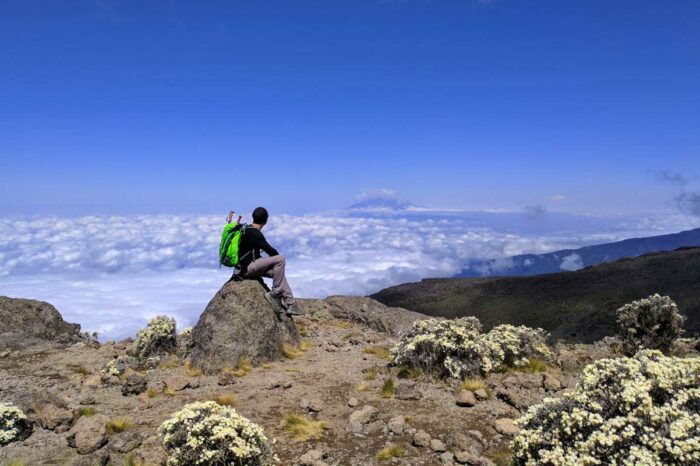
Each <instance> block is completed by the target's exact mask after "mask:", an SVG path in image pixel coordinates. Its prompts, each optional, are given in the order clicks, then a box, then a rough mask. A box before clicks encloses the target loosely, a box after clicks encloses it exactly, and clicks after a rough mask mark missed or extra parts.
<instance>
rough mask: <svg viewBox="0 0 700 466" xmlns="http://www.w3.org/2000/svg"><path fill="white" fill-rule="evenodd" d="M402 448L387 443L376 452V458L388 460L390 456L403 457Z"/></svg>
mask: <svg viewBox="0 0 700 466" xmlns="http://www.w3.org/2000/svg"><path fill="white" fill-rule="evenodd" d="M403 455H404V449H403V447H400V446H399V445H389V446H388V447H385V448H382V449H381V450H379V452H378V453H377V460H379V461H388V460H390V459H392V458H403Z"/></svg>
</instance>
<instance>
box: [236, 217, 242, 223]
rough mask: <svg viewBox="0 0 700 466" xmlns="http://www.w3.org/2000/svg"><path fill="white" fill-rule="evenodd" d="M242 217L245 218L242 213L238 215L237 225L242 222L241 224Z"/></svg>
mask: <svg viewBox="0 0 700 466" xmlns="http://www.w3.org/2000/svg"><path fill="white" fill-rule="evenodd" d="M242 218H243V216H242V215H239V216H238V220H236V225H240V224H241V219H242Z"/></svg>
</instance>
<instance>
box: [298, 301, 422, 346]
mask: <svg viewBox="0 0 700 466" xmlns="http://www.w3.org/2000/svg"><path fill="white" fill-rule="evenodd" d="M300 301H301V302H302V303H303V307H305V308H309V309H310V310H311V311H312V312H313V311H315V312H320V313H327V314H328V315H330V316H331V317H334V318H336V319H342V320H349V321H351V322H355V323H358V324H360V325H364V326H366V327H369V328H371V329H372V330H376V331H378V332H384V333H388V334H389V335H392V336H395V337H398V336H401V335H402V334H404V333H405V332H407V331H408V330H410V329H411V327H412V326H413V322H415V321H416V320H420V319H427V318H428V316H426V315H425V314H421V313H419V312H413V311H409V310H407V309H403V308H400V307H388V306H385V305H384V304H382V303H380V302H379V301H375V300H374V299H372V298H365V297H359V296H330V297H328V298H326V299H323V300H319V299H304V300H300Z"/></svg>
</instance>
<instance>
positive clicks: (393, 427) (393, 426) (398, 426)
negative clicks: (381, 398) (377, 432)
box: [387, 416, 406, 435]
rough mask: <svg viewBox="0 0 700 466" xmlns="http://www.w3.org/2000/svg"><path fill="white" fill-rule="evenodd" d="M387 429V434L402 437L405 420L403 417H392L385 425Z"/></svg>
mask: <svg viewBox="0 0 700 466" xmlns="http://www.w3.org/2000/svg"><path fill="white" fill-rule="evenodd" d="M387 428H388V429H389V432H391V433H392V434H394V435H403V433H404V430H405V429H406V418H404V417H403V416H396V417H392V418H391V419H389V422H388V423H387Z"/></svg>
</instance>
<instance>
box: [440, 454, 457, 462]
mask: <svg viewBox="0 0 700 466" xmlns="http://www.w3.org/2000/svg"><path fill="white" fill-rule="evenodd" d="M454 458H455V456H454V455H453V454H452V453H450V452H449V451H446V452H445V453H443V454H441V455H440V462H441V463H442V464H454Z"/></svg>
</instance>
